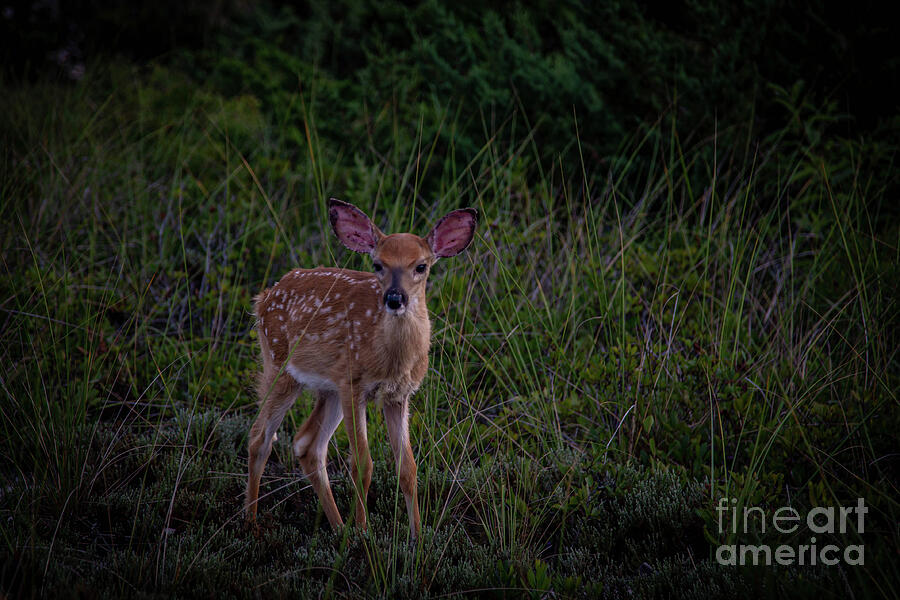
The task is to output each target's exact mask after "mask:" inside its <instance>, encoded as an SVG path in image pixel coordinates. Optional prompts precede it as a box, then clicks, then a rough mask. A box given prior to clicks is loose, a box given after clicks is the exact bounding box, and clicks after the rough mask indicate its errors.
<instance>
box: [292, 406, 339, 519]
mask: <svg viewBox="0 0 900 600" xmlns="http://www.w3.org/2000/svg"><path fill="white" fill-rule="evenodd" d="M342 419H343V412H342V410H341V400H340V397H339V396H338V393H337V391H336V390H320V391H319V392H318V393H317V396H316V405H315V406H314V407H313V410H312V413H310V415H309V418H308V419H306V421H305V422H304V423H303V425H301V426H300V429H299V430H298V431H297V435H295V436H294V456H296V457H297V460H298V461H299V462H300V466H301V468H302V469H303V474H304V475H306V477H307V479H309V482H310V483H311V484H312V486H313V489H314V490H315V491H316V495H317V496H318V497H319V502H321V503H322V510H324V511H325V516H326V517H327V518H328V523H329V524H331V527H332V528H334V529H337V528H338V527H340V526H341V525H343V524H344V521H343V520H342V519H341V513H340V512H339V511H338V508H337V504H335V502H334V496H333V495H332V493H331V482H330V481H329V480H328V470H327V468H326V463H327V460H326V459H327V458H328V442H329V440H331V436H333V435H334V432H335V430H336V429H337V427H338V425H340V424H341V420H342Z"/></svg>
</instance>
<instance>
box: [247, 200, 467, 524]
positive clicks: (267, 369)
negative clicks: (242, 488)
mask: <svg viewBox="0 0 900 600" xmlns="http://www.w3.org/2000/svg"><path fill="white" fill-rule="evenodd" d="M328 216H329V219H330V221H331V226H332V228H333V229H334V232H335V234H336V235H337V237H338V239H339V240H340V241H341V243H342V244H344V246H346V247H347V248H349V249H350V250H354V251H356V252H364V253H366V254H369V255H370V256H371V257H372V267H373V271H374V273H364V272H360V271H349V270H345V269H336V268H325V267H319V268H316V269H296V270H294V271H291V272H290V273H288V274H287V275H285V276H284V277H282V278H281V280H280V281H279V282H278V283H276V284H275V285H274V286H272V287H271V288H269V289H266V290H264V291H263V292H262V293H261V294H259V295H258V296H257V297H256V298H255V299H254V312H255V313H256V317H257V319H258V326H257V327H258V333H259V345H260V351H261V354H262V373H261V375H260V377H259V382H258V388H257V392H258V394H259V399H260V405H261V407H260V411H259V416H258V417H257V419H256V422H255V423H254V424H253V427H252V429H251V430H250V444H249V455H250V456H249V471H250V474H249V480H248V482H247V496H246V501H245V509H246V515H247V520H248V521H250V522H251V523H254V524H255V521H256V506H257V502H258V498H259V481H260V477H261V476H262V472H263V468H264V467H265V464H266V460H268V458H269V453H270V452H271V451H272V442H273V441H274V439H275V437H276V431H277V430H278V426H279V425H280V424H281V421H282V419H283V418H284V415H285V413H286V412H287V411H288V409H290V407H291V406H292V405H293V404H294V401H295V400H296V399H297V397H298V395H299V394H300V392H301V391H302V389H304V388H306V389H309V390H310V391H313V392H315V394H316V402H315V406H314V407H313V410H312V413H311V414H310V416H309V418H307V419H306V422H304V423H303V425H302V426H301V427H300V429H299V431H297V434H296V436H294V443H293V451H294V455H295V456H296V457H297V459H298V460H299V462H300V466H301V467H302V469H303V473H304V474H305V475H306V477H307V478H308V479H309V481H310V483H311V484H312V486H313V489H315V491H316V494H317V495H318V497H319V501H320V502H321V503H322V508H323V510H324V512H325V516H326V517H327V518H328V522H329V523H330V524H331V526H332V527H333V528H335V529H337V528H338V527H340V526H341V525H342V524H343V521H342V520H341V515H340V513H339V512H338V509H337V506H336V505H335V503H334V496H332V493H331V485H330V483H329V481H328V472H327V470H326V467H325V459H326V455H327V453H328V441H329V440H330V439H331V436H332V435H334V432H335V430H336V429H337V426H338V425H339V424H340V422H341V420H342V419H343V420H344V426H345V427H346V428H347V434H348V437H349V439H350V470H351V475H352V479H353V484H354V488H355V490H356V524H357V525H358V526H359V527H361V528H363V529H365V527H366V494H367V492H368V489H369V484H370V483H371V481H372V457H371V456H370V454H369V444H368V439H367V436H366V403H367V402H368V401H369V400H376V401H377V402H378V404H381V405H382V409H383V411H384V420H385V423H386V424H387V429H388V434H389V437H390V443H391V449H392V450H393V452H394V458H395V460H396V463H397V473H398V476H399V478H400V489H401V491H402V492H403V497H404V499H405V501H406V509H407V512H408V513H409V530H410V533H411V535H412V536H413V537H418V536H419V534H420V530H421V519H420V517H419V502H418V499H417V497H416V462H415V460H414V458H413V453H412V447H411V446H410V442H409V427H408V420H409V398H410V396H411V395H412V394H413V392H415V391H416V390H417V389H418V387H419V385H420V384H421V383H422V379H424V377H425V372H426V371H427V370H428V347H429V345H430V343H431V340H430V337H431V321H430V320H429V318H428V309H427V308H426V306H425V282H426V280H427V279H428V273H429V270H430V269H431V267H432V265H433V264H434V263H435V261H436V260H437V259H438V258H444V257H448V256H455V255H457V254H459V253H460V252H462V251H463V250H465V248H466V247H467V246H468V245H469V243H470V242H471V241H472V236H473V234H474V232H475V223H476V217H477V212H476V211H475V209H472V208H463V209H460V210H454V211H453V212H451V213H449V214H447V215H446V216H444V217H443V218H442V219H441V220H440V221H438V222H437V224H436V225H435V226H434V228H433V229H432V230H431V232H430V233H429V234H428V235H427V236H426V237H425V238H424V239H423V238H420V237H419V236H417V235H413V234H410V233H395V234H392V235H385V234H384V233H382V232H381V231H379V229H378V228H377V227H376V226H375V225H374V224H373V223H372V221H371V220H369V217H367V216H366V214H365V213H363V212H362V211H361V210H359V209H358V208H356V207H355V206H353V205H352V204H348V203H346V202H342V201H340V200H335V199H331V200H329V202H328Z"/></svg>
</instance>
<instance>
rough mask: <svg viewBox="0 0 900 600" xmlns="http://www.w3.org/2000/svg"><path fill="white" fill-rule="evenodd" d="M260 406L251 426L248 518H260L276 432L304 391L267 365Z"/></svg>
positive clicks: (285, 374) (259, 385)
mask: <svg viewBox="0 0 900 600" xmlns="http://www.w3.org/2000/svg"><path fill="white" fill-rule="evenodd" d="M257 393H258V394H259V400H260V409H259V416H258V417H256V422H254V423H253V427H252V428H251V429H250V443H249V448H248V450H249V452H248V454H249V460H248V463H249V465H248V466H249V477H248V479H247V494H246V497H245V499H244V509H245V511H246V515H247V520H248V521H251V522H254V521H256V505H257V502H258V501H259V481H260V479H261V478H262V474H263V469H264V468H265V466H266V461H268V460H269V454H271V452H272V442H273V441H274V440H275V432H276V431H278V427H279V426H280V425H281V421H282V420H284V415H285V414H286V413H287V411H288V410H289V409H290V408H291V406H293V404H294V402H295V401H296V400H297V396H298V395H299V394H300V384H298V383H297V381H296V380H294V378H293V377H291V376H290V375H288V374H287V373H284V372H282V373H281V374H279V373H278V370H277V369H276V368H274V367H272V366H269V365H267V366H266V367H265V368H264V369H263V373H262V375H261V376H260V378H259V383H258V386H257Z"/></svg>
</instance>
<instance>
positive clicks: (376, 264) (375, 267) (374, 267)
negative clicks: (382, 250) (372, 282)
mask: <svg viewBox="0 0 900 600" xmlns="http://www.w3.org/2000/svg"><path fill="white" fill-rule="evenodd" d="M372 268H373V269H375V272H376V273H381V269H383V268H384V267H382V266H381V263H375V264H374V265H372Z"/></svg>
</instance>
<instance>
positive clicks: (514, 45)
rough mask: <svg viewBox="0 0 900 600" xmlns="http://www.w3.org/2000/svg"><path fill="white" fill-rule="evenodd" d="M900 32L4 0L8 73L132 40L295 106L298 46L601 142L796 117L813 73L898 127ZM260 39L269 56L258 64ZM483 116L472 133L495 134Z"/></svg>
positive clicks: (336, 64) (554, 131)
mask: <svg viewBox="0 0 900 600" xmlns="http://www.w3.org/2000/svg"><path fill="white" fill-rule="evenodd" d="M896 33H897V31H896V28H894V27H892V22H891V20H890V19H889V18H888V16H887V14H886V13H885V10H884V8H883V5H882V3H878V2H852V3H843V2H842V3H831V2H822V1H818V2H790V1H783V0H763V1H761V2H710V1H696V2H694V1H675V2H634V3H631V2H608V3H596V4H591V3H579V2H571V1H567V2H517V3H502V2H482V1H478V2H472V1H463V2H453V3H446V4H441V3H436V2H398V1H396V0H389V1H386V2H370V1H366V0H351V1H346V0H342V1H336V2H289V3H261V4H256V3H250V2H240V1H234V0H217V1H206V2H186V3H185V2H174V1H171V0H162V1H158V2H145V3H122V2H113V1H109V0H76V1H69V2H59V1H53V0H49V1H44V2H34V1H32V2H12V3H3V5H2V15H0V39H2V40H3V42H2V48H3V49H2V56H3V64H4V66H5V68H4V71H5V74H4V79H5V81H6V84H10V83H14V82H15V81H20V80H23V79H29V80H31V79H36V78H43V77H55V78H62V79H70V80H72V81H77V80H78V79H80V78H81V77H82V76H83V74H84V72H85V71H86V70H87V69H90V68H91V65H92V64H94V63H95V62H96V61H97V60H98V58H99V57H109V56H114V55H124V56H126V57H128V58H129V59H131V60H136V61H138V62H142V61H147V60H150V59H158V60H161V61H163V62H166V61H168V62H175V63H178V64H179V66H181V67H184V68H185V70H186V71H188V72H190V73H192V74H193V75H194V76H195V77H197V78H198V79H201V80H204V81H207V82H209V81H211V82H213V83H216V84H217V85H218V86H219V87H220V88H222V89H223V91H225V92H230V93H240V92H241V91H249V92H252V93H254V94H256V95H257V96H258V97H260V98H261V99H262V100H263V102H266V103H268V104H269V105H270V108H271V109H272V110H273V111H274V112H276V113H277V111H278V107H277V93H278V91H279V90H278V88H279V87H282V88H292V87H294V88H295V87H296V85H297V81H296V77H281V76H282V75H283V74H284V72H290V71H291V65H290V64H289V59H290V57H296V58H297V59H299V60H303V61H306V62H307V63H311V64H315V65H316V66H317V68H318V69H322V70H325V71H326V72H328V73H329V74H331V75H332V76H333V77H334V78H335V79H336V80H344V81H349V82H351V83H350V85H351V87H352V89H343V90H340V91H339V93H338V94H337V95H338V96H343V97H344V98H350V97H357V98H358V97H360V96H365V97H367V98H370V99H372V100H373V101H374V100H377V99H378V98H382V97H390V96H391V95H396V94H398V93H399V94H402V95H404V98H405V99H407V100H408V101H409V102H414V101H415V100H417V99H422V98H427V97H428V96H429V95H430V94H438V95H440V96H441V97H443V98H453V99H458V100H461V101H465V102H466V103H467V108H470V109H475V108H481V109H483V110H488V111H489V110H490V107H492V106H508V105H510V104H517V103H518V104H521V107H522V108H524V109H525V114H527V115H529V116H531V117H532V118H533V119H534V120H537V118H538V117H540V118H541V120H542V123H541V125H540V132H539V138H540V139H541V141H542V142H544V143H545V144H547V147H548V149H550V150H553V151H561V150H564V147H563V145H562V144H561V143H555V142H554V140H558V139H568V138H569V137H570V136H569V135H568V133H570V132H571V127H572V123H571V119H570V117H571V115H572V114H573V112H574V113H575V114H578V115H579V117H580V121H579V132H580V134H581V137H582V139H583V140H584V141H585V142H586V143H587V145H588V146H589V147H590V148H591V149H592V150H593V151H594V152H596V153H597V154H598V155H609V154H611V153H612V152H614V150H615V148H616V147H617V146H618V145H619V144H620V142H621V139H622V137H623V136H624V135H626V134H628V133H629V132H631V131H632V130H633V128H634V127H635V125H636V124H639V123H641V122H643V121H645V120H646V119H648V118H655V117H656V116H657V115H659V114H661V113H663V112H665V111H668V110H672V109H673V107H677V109H676V110H677V114H678V119H679V121H680V125H682V126H684V125H687V127H688V128H692V127H703V128H710V127H712V125H711V122H712V121H713V120H719V121H721V120H729V119H731V118H732V117H735V116H737V117H741V118H743V117H745V116H747V118H750V119H752V120H753V122H754V123H753V125H754V127H756V128H758V131H760V132H765V131H767V130H768V128H770V126H771V124H772V122H774V121H778V125H780V123H781V122H782V121H783V120H784V114H783V112H784V109H783V106H781V105H780V104H779V103H777V102H775V101H774V100H775V98H776V96H777V93H776V92H775V91H773V88H772V87H771V86H770V84H774V85H776V86H778V87H779V88H783V89H785V90H790V89H791V88H792V87H794V86H798V87H796V88H795V90H796V91H797V93H799V94H801V95H802V97H803V98H804V99H808V100H809V101H811V102H813V103H814V104H816V106H820V107H821V106H826V107H830V108H828V110H829V111H830V112H831V113H832V114H833V115H835V116H837V117H839V118H835V119H833V123H831V124H830V125H829V127H831V128H832V130H833V132H834V133H836V134H839V135H843V136H870V135H886V134H885V130H893V131H896V123H897V114H898V111H897V98H898V94H897V89H898V72H900V70H898V56H897V51H896V48H897V38H896ZM273 49H274V50H275V52H273V51H272V50H273ZM279 53H283V56H280V57H279ZM248 57H250V58H251V60H253V61H255V62H256V69H254V70H253V71H251V72H243V71H242V70H241V69H242V68H245V67H242V66H241V65H245V64H246V63H247V59H248ZM236 58H240V59H241V60H230V59H236ZM409 81H414V82H416V83H414V84H413V85H410V84H409V83H408V82H409ZM301 84H302V83H301ZM401 87H402V89H400V88H401ZM333 107H334V109H335V110H334V115H335V121H334V123H325V125H326V130H327V129H328V126H329V125H330V126H331V128H332V129H334V130H335V132H339V131H340V129H341V125H340V123H341V121H342V120H344V119H347V118H353V117H354V116H355V114H354V107H353V106H352V105H351V103H350V102H346V103H341V102H337V103H336V105H334V104H333ZM473 112H475V111H474V110H473ZM477 121H478V119H473V120H471V122H470V123H469V127H468V128H467V130H466V131H463V132H462V137H463V138H464V137H465V136H466V135H469V136H471V137H473V138H477V137H478V134H479V133H480V130H481V129H482V125H481V124H480V123H479V122H477ZM463 141H464V140H463ZM477 141H478V140H477V139H473V141H472V145H473V147H475V146H477V145H478V144H477Z"/></svg>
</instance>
